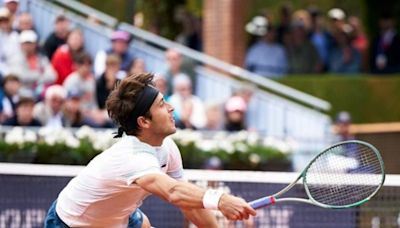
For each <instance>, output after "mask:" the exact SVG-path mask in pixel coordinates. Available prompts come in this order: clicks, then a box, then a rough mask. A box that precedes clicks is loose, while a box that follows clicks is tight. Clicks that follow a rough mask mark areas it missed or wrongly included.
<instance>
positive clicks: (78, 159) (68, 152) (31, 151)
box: [0, 138, 291, 171]
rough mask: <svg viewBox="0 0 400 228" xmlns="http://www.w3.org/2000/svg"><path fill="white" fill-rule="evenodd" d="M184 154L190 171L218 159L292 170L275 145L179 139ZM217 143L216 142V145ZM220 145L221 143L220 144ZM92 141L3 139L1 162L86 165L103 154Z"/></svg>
mask: <svg viewBox="0 0 400 228" xmlns="http://www.w3.org/2000/svg"><path fill="white" fill-rule="evenodd" d="M175 141H176V143H177V145H178V148H179V149H180V151H181V154H182V159H183V164H184V166H185V168H188V169H198V168H203V167H204V164H205V162H206V161H207V159H209V158H211V157H218V158H220V160H221V161H222V164H223V168H224V169H230V170H281V171H287V170H289V169H290V168H291V163H290V161H289V158H288V155H287V154H285V153H282V152H281V151H280V150H278V149H277V148H274V147H272V146H263V145H261V144H249V143H247V142H245V141H243V140H242V141H235V142H232V143H231V144H229V143H228V144H227V145H228V147H227V148H226V149H223V148H222V147H214V148H212V149H211V150H206V149H204V148H200V147H199V146H198V145H199V143H202V142H200V141H197V142H196V141H191V142H184V141H182V140H175ZM214 143H215V142H214ZM216 144H218V143H216ZM100 152H101V151H100V150H97V149H95V148H94V147H93V143H92V142H91V140H90V139H89V138H81V139H80V140H79V145H78V146H77V147H71V146H68V145H67V144H66V143H65V142H62V141H59V142H56V143H54V144H48V143H46V142H45V141H44V140H39V141H38V142H35V143H33V142H20V143H6V142H5V141H4V140H0V162H19V163H39V164H66V165H86V164H87V163H88V162H89V161H90V160H91V159H92V158H93V157H94V156H96V155H97V154H98V153H100Z"/></svg>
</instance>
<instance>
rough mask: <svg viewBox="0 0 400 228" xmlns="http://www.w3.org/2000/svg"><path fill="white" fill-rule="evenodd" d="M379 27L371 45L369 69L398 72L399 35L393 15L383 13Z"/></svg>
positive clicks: (387, 72) (399, 56)
mask: <svg viewBox="0 0 400 228" xmlns="http://www.w3.org/2000/svg"><path fill="white" fill-rule="evenodd" d="M379 28H380V34H379V36H378V37H377V38H375V39H374V41H373V42H372V46H371V55H370V56H371V57H370V66H371V71H372V73H376V74H389V73H396V72H400V36H399V34H398V33H397V31H396V21H395V19H394V17H393V15H391V14H383V15H382V16H381V18H380V19H379Z"/></svg>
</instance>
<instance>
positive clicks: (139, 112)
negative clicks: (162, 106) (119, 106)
mask: <svg viewBox="0 0 400 228" xmlns="http://www.w3.org/2000/svg"><path fill="white" fill-rule="evenodd" d="M158 93H159V91H158V90H157V89H156V88H154V87H153V86H149V85H146V86H145V87H144V89H143V91H142V92H140V94H139V96H138V98H137V100H136V105H135V108H133V110H132V112H131V114H130V115H129V117H128V121H126V124H125V126H120V127H119V128H118V133H117V135H115V136H114V138H118V137H121V136H122V134H123V132H124V131H127V130H129V129H132V128H135V127H136V125H137V118H138V117H139V116H143V115H145V114H146V113H147V112H148V111H149V109H150V107H151V105H152V104H153V102H154V100H155V99H156V98H157V96H158ZM121 124H122V123H121ZM126 125H129V126H126Z"/></svg>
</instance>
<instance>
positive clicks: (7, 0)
mask: <svg viewBox="0 0 400 228" xmlns="http://www.w3.org/2000/svg"><path fill="white" fill-rule="evenodd" d="M9 2H16V3H19V0H5V1H4V3H9Z"/></svg>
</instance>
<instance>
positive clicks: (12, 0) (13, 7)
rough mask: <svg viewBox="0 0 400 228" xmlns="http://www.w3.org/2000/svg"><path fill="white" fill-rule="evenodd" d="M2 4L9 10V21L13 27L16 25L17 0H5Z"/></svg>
mask: <svg viewBox="0 0 400 228" xmlns="http://www.w3.org/2000/svg"><path fill="white" fill-rule="evenodd" d="M4 6H5V7H6V8H7V9H8V10H9V11H10V22H11V25H12V27H13V29H14V28H16V27H17V21H18V15H17V14H18V8H19V0H5V1H4Z"/></svg>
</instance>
